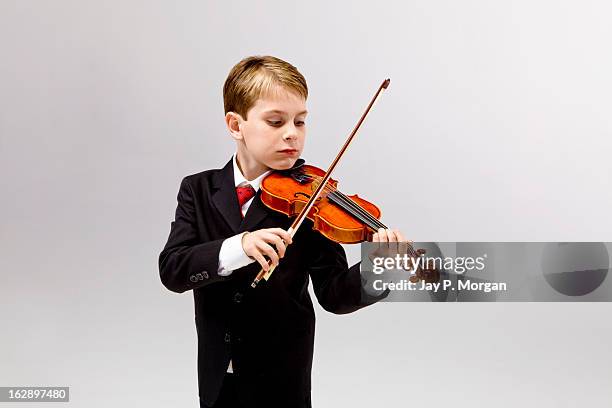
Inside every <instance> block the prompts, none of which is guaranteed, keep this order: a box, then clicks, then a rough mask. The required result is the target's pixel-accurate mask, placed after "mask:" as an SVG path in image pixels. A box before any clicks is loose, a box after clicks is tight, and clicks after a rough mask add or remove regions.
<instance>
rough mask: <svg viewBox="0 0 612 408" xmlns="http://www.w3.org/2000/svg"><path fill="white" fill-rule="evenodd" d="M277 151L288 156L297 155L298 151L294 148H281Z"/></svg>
mask: <svg viewBox="0 0 612 408" xmlns="http://www.w3.org/2000/svg"><path fill="white" fill-rule="evenodd" d="M278 152H279V153H282V154H286V155H288V156H297V155H298V151H297V150H296V149H283V150H279V151H278Z"/></svg>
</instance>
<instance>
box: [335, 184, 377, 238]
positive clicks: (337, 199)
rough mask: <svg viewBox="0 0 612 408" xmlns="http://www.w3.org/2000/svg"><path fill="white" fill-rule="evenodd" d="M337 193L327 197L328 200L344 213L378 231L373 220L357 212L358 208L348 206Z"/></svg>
mask: <svg viewBox="0 0 612 408" xmlns="http://www.w3.org/2000/svg"><path fill="white" fill-rule="evenodd" d="M337 193H338V192H337V191H334V192H332V193H330V194H328V195H327V198H328V199H329V200H330V201H331V202H332V203H334V204H337V205H339V206H340V207H341V208H342V209H343V210H344V211H346V212H348V213H350V214H351V215H352V216H353V217H355V218H357V219H358V220H359V221H361V222H363V223H364V224H366V225H367V226H368V227H370V228H371V229H373V230H377V229H378V228H377V227H378V225H377V224H376V223H374V222H373V221H372V219H370V218H367V217H364V216H363V214H362V213H361V212H360V211H359V210H357V208H355V207H353V206H351V205H347V203H346V202H345V201H344V200H343V199H342V198H341V197H340V196H338V194H337Z"/></svg>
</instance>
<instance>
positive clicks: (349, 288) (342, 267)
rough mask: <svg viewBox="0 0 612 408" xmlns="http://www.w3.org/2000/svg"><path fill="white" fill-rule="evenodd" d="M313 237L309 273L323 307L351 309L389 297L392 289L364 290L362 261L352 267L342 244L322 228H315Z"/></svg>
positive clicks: (334, 311)
mask: <svg viewBox="0 0 612 408" xmlns="http://www.w3.org/2000/svg"><path fill="white" fill-rule="evenodd" d="M312 240H313V244H312V245H311V246H310V248H311V249H312V253H313V254H312V258H311V262H310V263H309V265H308V273H309V274H310V277H311V278H312V285H313V288H314V292H315V295H316V297H317V300H318V301H319V304H320V305H321V306H322V307H323V309H325V310H327V311H328V312H332V313H336V314H345V313H351V312H354V311H356V310H359V309H361V308H362V307H365V306H369V305H371V304H373V303H376V302H378V301H379V300H382V299H384V298H386V297H387V295H388V294H389V289H386V290H385V291H384V292H383V293H381V294H380V295H376V296H373V295H370V294H368V293H367V292H366V291H365V290H364V285H363V284H364V281H365V280H364V279H362V277H361V271H360V263H359V262H358V263H356V264H355V265H353V266H352V267H350V268H349V267H348V263H347V260H346V253H345V252H344V248H342V245H340V244H338V243H336V242H333V241H331V240H329V239H327V238H325V237H323V236H322V235H321V234H319V233H318V232H313V234H312Z"/></svg>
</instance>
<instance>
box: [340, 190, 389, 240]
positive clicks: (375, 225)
mask: <svg viewBox="0 0 612 408" xmlns="http://www.w3.org/2000/svg"><path fill="white" fill-rule="evenodd" d="M331 194H334V197H338V198H339V199H340V201H341V202H342V203H343V205H344V206H346V207H350V208H352V209H353V210H354V211H356V212H358V213H359V214H360V215H361V217H362V218H364V219H366V220H367V221H368V223H369V224H370V225H371V226H372V225H373V228H372V229H374V230H377V229H378V228H387V227H386V226H385V224H383V223H382V222H380V220H378V219H377V218H376V217H374V216H373V215H372V214H370V213H369V212H367V211H366V210H365V209H364V208H363V207H361V206H360V205H359V204H357V203H356V202H354V201H353V200H351V199H350V198H349V197H347V196H346V195H344V194H343V193H341V192H340V191H338V190H336V191H334V192H333V193H331Z"/></svg>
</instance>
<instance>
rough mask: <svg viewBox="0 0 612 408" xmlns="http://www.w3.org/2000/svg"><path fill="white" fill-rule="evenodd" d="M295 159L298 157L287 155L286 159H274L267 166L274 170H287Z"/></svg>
mask: <svg viewBox="0 0 612 408" xmlns="http://www.w3.org/2000/svg"><path fill="white" fill-rule="evenodd" d="M297 159H298V158H297V157H296V158H291V157H288V158H286V159H281V160H274V162H272V163H270V164H268V167H270V168H271V169H274V170H287V169H290V168H291V167H293V165H294V164H295V162H296V161H297Z"/></svg>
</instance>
